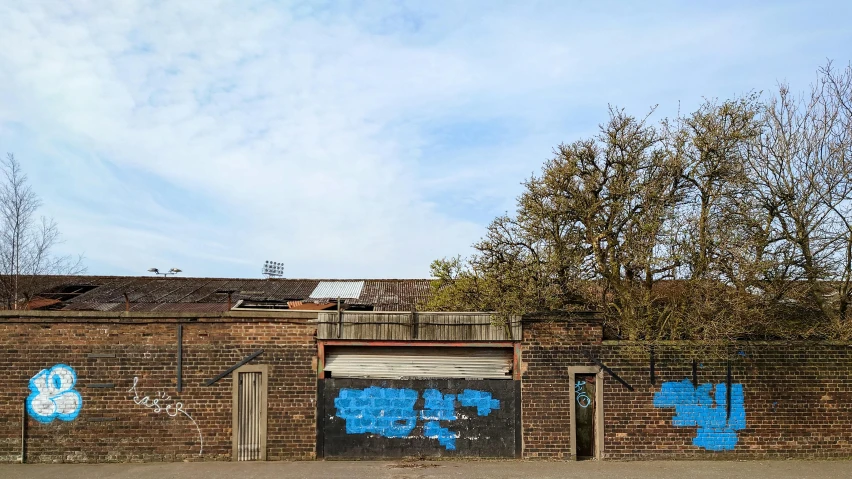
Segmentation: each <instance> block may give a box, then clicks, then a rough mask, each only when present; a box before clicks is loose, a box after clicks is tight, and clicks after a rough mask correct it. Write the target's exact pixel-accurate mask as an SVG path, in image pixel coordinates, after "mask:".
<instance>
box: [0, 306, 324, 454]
mask: <svg viewBox="0 0 852 479" xmlns="http://www.w3.org/2000/svg"><path fill="white" fill-rule="evenodd" d="M88 314H89V316H93V317H88V318H85V317H59V316H53V317H49V318H47V319H45V317H44V316H43V315H42V316H41V317H37V316H24V317H19V318H14V317H6V318H0V364H3V365H4V366H5V367H4V369H5V371H4V374H3V375H2V376H0V413H2V418H3V421H0V461H3V462H15V461H18V460H19V457H20V448H21V418H22V411H23V407H24V403H25V400H26V398H27V397H28V395H29V394H30V392H31V391H30V390H29V388H28V383H29V381H30V378H32V377H33V376H34V375H35V374H36V373H38V372H39V371H40V370H42V369H45V368H51V367H53V366H54V365H56V364H65V365H68V366H70V367H71V368H73V370H74V371H76V374H77V382H76V385H75V390H76V391H78V392H79V394H80V396H81V397H82V401H83V406H82V408H81V409H80V412H79V415H78V416H77V417H76V418H75V419H73V420H71V421H63V420H60V419H58V418H57V419H54V420H53V421H52V422H50V423H42V422H39V421H37V420H35V419H33V418H32V417H28V418H27V422H26V450H27V453H26V460H27V462H111V461H181V460H230V458H231V447H232V446H231V441H232V438H231V429H232V415H231V414H232V380H231V376H230V375H228V376H226V377H225V378H223V379H222V380H220V381H219V382H217V383H216V384H214V385H212V386H205V385H204V383H205V381H206V380H208V379H211V378H213V377H215V376H217V375H218V374H220V373H222V372H223V371H225V370H227V369H228V368H229V367H231V366H232V365H234V364H235V363H237V362H239V361H240V360H242V359H243V358H245V357H246V356H248V355H250V354H251V353H253V352H254V351H256V350H259V349H263V351H264V352H263V354H261V355H260V356H259V357H257V358H256V359H254V360H253V361H252V362H251V364H266V365H268V366H269V376H268V377H269V384H268V402H267V404H268V421H267V458H268V459H270V460H280V459H290V458H294V459H310V458H313V457H314V454H315V447H316V444H315V441H316V422H315V411H316V404H315V400H316V375H315V373H314V368H315V366H316V346H315V335H316V328H315V326H313V325H311V324H308V323H306V319H305V318H299V317H296V318H291V319H287V318H274V319H273V318H264V317H245V316H236V315H235V316H231V315H228V314H224V315H220V316H218V317H198V316H192V317H183V318H181V317H167V316H162V315H161V316H156V315H132V316H122V317H115V318H113V317H112V316H115V315H114V314H112V315H109V314H104V315H100V316H98V315H97V314H92V313H88ZM259 314H260V315H263V313H259ZM303 314H304V313H303ZM296 316H298V315H296ZM177 320H181V321H182V322H183V368H182V369H183V392H182V393H180V394H178V393H177V392H176V377H177V373H176V367H177V355H176V352H177V322H176V321H177ZM110 356H114V357H110ZM134 378H138V379H137V380H136V392H137V394H136V397H137V400H139V401H141V400H142V398H143V397H144V396H148V397H149V398H150V399H149V403H152V402H153V399H155V398H160V404H161V406H160V411H159V413H157V412H156V409H155V407H145V406H144V405H141V404H136V401H134V392H131V391H130V389H131V387H132V386H133V384H134ZM110 383H111V384H114V387H112V388H108V387H95V386H98V385H101V386H103V385H106V384H110ZM161 392H162V393H163V394H164V395H167V396H170V397H171V399H166V398H164V397H162V396H160V393H161ZM178 401H179V402H181V403H182V409H183V410H184V411H185V412H186V413H187V414H189V415H190V416H191V417H192V420H194V421H195V423H193V422H192V420H190V418H189V417H187V416H186V415H184V414H183V413H178V412H177V410H176V409H174V407H176V406H175V405H174V404H175V403H176V402H178ZM167 404H173V407H172V408H170V409H168V410H166V409H165V406H166V405H167ZM172 416H174V417H172ZM196 425H197V427H196ZM199 431H200V434H201V437H202V438H203V443H204V444H203V446H204V449H203V455H199V452H200V443H199Z"/></svg>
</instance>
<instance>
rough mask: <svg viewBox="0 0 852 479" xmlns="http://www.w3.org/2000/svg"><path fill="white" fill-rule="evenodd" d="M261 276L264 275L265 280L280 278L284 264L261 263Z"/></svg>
mask: <svg viewBox="0 0 852 479" xmlns="http://www.w3.org/2000/svg"><path fill="white" fill-rule="evenodd" d="M263 274H264V275H266V279H269V278H273V277H275V278H280V277H281V276H284V263H279V262H277V261H266V262H264V263H263Z"/></svg>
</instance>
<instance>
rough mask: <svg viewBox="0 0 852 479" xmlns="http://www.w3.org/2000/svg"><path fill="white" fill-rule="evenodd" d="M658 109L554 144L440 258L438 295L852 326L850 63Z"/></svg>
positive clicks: (606, 313)
mask: <svg viewBox="0 0 852 479" xmlns="http://www.w3.org/2000/svg"><path fill="white" fill-rule="evenodd" d="M652 113H653V110H652V111H651V112H649V113H648V114H647V115H644V116H638V117H637V116H633V115H630V114H628V113H627V112H626V111H624V110H623V109H619V108H614V107H611V108H610V110H609V120H608V121H607V122H605V123H604V124H602V125H600V131H599V133H598V134H597V135H595V136H594V137H591V138H585V139H580V140H577V141H574V142H572V143H568V144H561V145H559V146H558V147H556V148H555V149H554V152H553V157H552V158H551V159H550V160H548V161H547V162H546V163H545V164H544V166H543V167H542V170H541V173H540V174H538V175H534V176H532V177H531V178H529V179H528V180H526V181H525V182H524V183H523V186H524V190H523V193H522V194H521V195H520V196H519V197H518V200H517V211H516V212H515V213H514V214H505V215H502V216H499V217H497V218H495V219H494V220H493V221H492V222H491V224H490V225H489V226H488V228H487V230H486V232H485V234H484V236H483V237H482V239H481V240H480V241H479V242H477V243H476V244H474V249H475V253H474V254H473V255H472V256H471V257H470V258H466V259H463V258H461V257H455V258H444V259H439V260H436V261H435V262H433V264H432V274H433V276H434V277H435V278H436V279H435V281H434V282H433V295H432V297H431V300H430V301H429V303H428V304H427V305H425V307H427V308H430V309H435V310H490V311H501V312H506V313H527V312H533V311H541V310H577V309H584V310H588V309H592V310H597V311H601V312H602V314H603V317H604V318H605V326H606V330H607V334H608V335H609V336H610V337H617V338H624V339H642V340H663V339H707V340H715V339H734V338H841V339H849V338H850V337H852V312H850V311H849V304H850V302H852V67H846V68H845V69H839V70H838V69H836V68H834V67H833V66H832V64H831V63H829V64H827V65H826V66H825V67H823V68H821V69H820V71H819V74H818V79H817V81H816V82H815V83H814V84H813V85H812V86H811V88H810V90H809V91H808V92H807V93H806V94H802V95H796V94H793V93H791V91H790V89H789V87H788V86H787V85H780V86H779V88H778V89H777V91H775V92H774V93H773V94H771V95H760V94H748V95H744V96H742V97H739V98H734V99H730V100H725V101H719V100H705V101H704V102H703V103H702V104H701V105H700V106H699V108H698V109H697V110H696V111H694V112H692V113H689V114H681V115H679V116H678V117H677V118H674V119H665V120H662V121H658V122H653V121H652V120H651V116H652Z"/></svg>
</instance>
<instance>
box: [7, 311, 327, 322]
mask: <svg viewBox="0 0 852 479" xmlns="http://www.w3.org/2000/svg"><path fill="white" fill-rule="evenodd" d="M317 313H318V311H298V310H295V311H222V312H212V313H211V312H208V313H192V312H160V311H144V312H133V311H131V312H127V311H119V312H116V311H15V310H5V311H0V324H3V323H51V324H57V323H118V324H128V323H129V324H134V323H140V324H141V323H242V322H276V320H279V321H282V322H293V320H296V321H297V322H303V323H305V324H308V321H309V320H315V319H316V318H317Z"/></svg>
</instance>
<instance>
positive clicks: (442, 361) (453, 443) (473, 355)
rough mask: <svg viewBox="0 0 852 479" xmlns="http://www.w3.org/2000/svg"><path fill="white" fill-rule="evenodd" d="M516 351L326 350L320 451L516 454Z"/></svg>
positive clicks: (352, 455)
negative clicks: (514, 375)
mask: <svg viewBox="0 0 852 479" xmlns="http://www.w3.org/2000/svg"><path fill="white" fill-rule="evenodd" d="M512 352H513V351H512V348H444V347H414V346H412V347H369V346H364V347H328V348H326V362H325V366H324V370H325V379H323V380H322V381H321V384H320V387H319V391H318V392H319V394H320V398H319V403H318V406H319V409H320V411H319V417H320V418H322V420H321V425H320V428H319V429H320V430H319V433H320V437H318V441H319V443H318V446H319V447H318V449H319V450H318V453H319V454H320V455H322V456H324V457H328V458H349V459H380V458H398V457H407V456H422V457H438V456H450V457H452V456H456V457H518V454H519V453H520V439H519V437H518V436H519V431H520V424H519V422H520V381H514V380H512V363H513V361H512Z"/></svg>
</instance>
